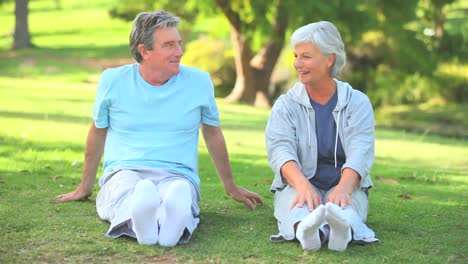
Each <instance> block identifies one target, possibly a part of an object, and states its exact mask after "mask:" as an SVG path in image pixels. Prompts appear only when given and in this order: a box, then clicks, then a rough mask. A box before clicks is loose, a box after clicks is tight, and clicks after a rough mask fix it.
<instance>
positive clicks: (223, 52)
mask: <svg viewBox="0 0 468 264" xmlns="http://www.w3.org/2000/svg"><path fill="white" fill-rule="evenodd" d="M185 49H186V50H185V53H184V56H183V58H182V63H183V64H184V65H188V66H194V67H198V68H200V69H202V70H204V71H207V72H209V73H210V74H211V78H212V80H213V83H214V86H215V93H216V96H225V95H227V94H228V93H229V92H230V90H231V89H232V87H234V83H235V81H236V70H235V65H234V52H233V50H232V48H229V46H228V44H227V43H226V42H224V41H223V40H220V39H211V38H209V37H207V36H204V35H202V36H200V37H199V38H198V39H196V40H193V41H191V42H189V43H187V45H186V47H185Z"/></svg>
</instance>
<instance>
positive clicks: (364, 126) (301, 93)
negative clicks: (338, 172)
mask: <svg viewBox="0 0 468 264" xmlns="http://www.w3.org/2000/svg"><path fill="white" fill-rule="evenodd" d="M335 82H336V84H337V91H338V102H337V104H336V107H335V109H334V110H333V117H334V119H335V123H336V124H337V126H336V127H337V130H336V131H337V134H336V135H335V146H334V149H335V166H336V148H337V146H336V145H337V141H338V136H339V137H340V140H341V142H342V146H343V150H344V153H345V156H346V162H345V163H344V164H343V167H342V168H343V169H344V168H351V169H353V170H355V171H356V172H357V173H359V175H360V176H361V184H360V187H361V188H370V187H372V181H371V179H370V175H369V172H370V169H371V167H372V163H373V161H374V113H373V110H372V105H371V103H370V100H369V98H368V97H367V96H366V95H365V94H364V93H362V92H360V91H358V90H355V89H353V88H352V87H351V86H350V85H349V84H348V83H346V82H342V81H339V80H336V79H335ZM316 136H317V134H316V131H315V113H314V109H313V108H312V106H311V104H310V99H309V96H308V94H307V91H306V89H305V86H304V84H303V83H301V82H298V83H296V84H295V85H294V86H293V87H292V88H291V89H290V90H289V91H288V92H287V93H286V94H283V95H281V96H280V97H279V98H278V100H277V101H276V103H275V104H274V106H273V108H272V110H271V114H270V118H269V120H268V124H267V127H266V137H265V138H266V148H267V152H268V162H269V164H270V167H271V168H272V170H273V171H274V173H275V178H274V180H273V183H272V185H271V191H273V192H275V191H276V190H281V189H283V188H284V187H286V185H287V184H288V182H287V181H286V179H284V178H283V177H282V175H281V171H280V170H281V167H282V166H283V165H284V164H285V163H286V162H287V161H290V160H292V161H295V162H296V163H297V164H298V165H299V167H300V168H301V170H302V172H303V173H304V175H305V176H306V177H307V178H308V179H311V178H312V177H314V175H315V172H316V169H317V138H316Z"/></svg>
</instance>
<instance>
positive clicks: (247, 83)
mask: <svg viewBox="0 0 468 264" xmlns="http://www.w3.org/2000/svg"><path fill="white" fill-rule="evenodd" d="M281 4H282V2H281V1H279V2H278V6H277V7H276V10H277V11H276V18H275V19H274V20H273V21H274V22H273V24H272V29H273V31H272V35H271V36H270V38H269V41H268V42H267V43H266V44H265V45H264V46H263V48H261V49H260V51H259V52H258V53H257V54H256V55H255V56H254V57H253V55H252V50H251V48H250V46H249V43H248V42H247V41H246V39H245V37H244V36H243V34H242V31H241V26H240V24H241V23H242V22H241V21H240V20H239V17H238V16H235V15H233V14H232V13H229V11H225V14H226V16H227V17H228V20H229V22H230V24H231V36H232V41H233V46H234V58H235V65H236V74H237V76H236V83H235V85H234V88H233V89H232V91H231V93H230V94H229V95H228V96H227V97H226V98H225V100H226V101H227V102H244V103H248V104H253V105H254V106H256V107H270V106H271V99H270V97H269V94H268V87H269V85H270V78H271V75H272V73H273V69H274V68H275V65H276V62H277V61H278V58H279V56H280V54H281V50H282V48H283V43H284V36H285V32H286V28H287V24H288V22H287V21H288V17H287V14H285V13H284V10H286V9H285V8H282V7H281Z"/></svg>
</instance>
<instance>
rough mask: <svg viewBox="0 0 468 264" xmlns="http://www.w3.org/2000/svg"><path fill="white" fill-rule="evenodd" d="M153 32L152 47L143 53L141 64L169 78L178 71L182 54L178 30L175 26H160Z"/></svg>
mask: <svg viewBox="0 0 468 264" xmlns="http://www.w3.org/2000/svg"><path fill="white" fill-rule="evenodd" d="M154 34H155V41H154V43H153V47H152V49H151V50H146V52H145V54H144V55H143V64H144V65H145V66H147V67H149V68H151V70H153V71H157V72H158V73H159V74H160V75H162V76H165V77H167V79H170V78H171V77H172V76H174V75H176V74H178V73H179V65H180V59H181V58H182V55H183V54H184V51H183V50H182V40H181V38H180V35H179V31H178V30H177V28H175V27H169V28H160V29H156V31H155V33H154Z"/></svg>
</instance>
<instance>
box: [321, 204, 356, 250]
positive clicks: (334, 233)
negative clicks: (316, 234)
mask: <svg viewBox="0 0 468 264" xmlns="http://www.w3.org/2000/svg"><path fill="white" fill-rule="evenodd" d="M325 207H326V214H325V218H326V220H327V222H328V224H329V225H330V239H329V241H328V248H329V249H331V250H336V251H345V250H346V247H347V246H348V243H349V241H351V226H350V222H349V221H350V219H349V218H348V216H347V212H345V210H353V209H352V208H351V207H349V208H346V209H342V208H341V207H339V206H338V205H336V204H334V203H331V202H329V203H327V204H326V206H325Z"/></svg>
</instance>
